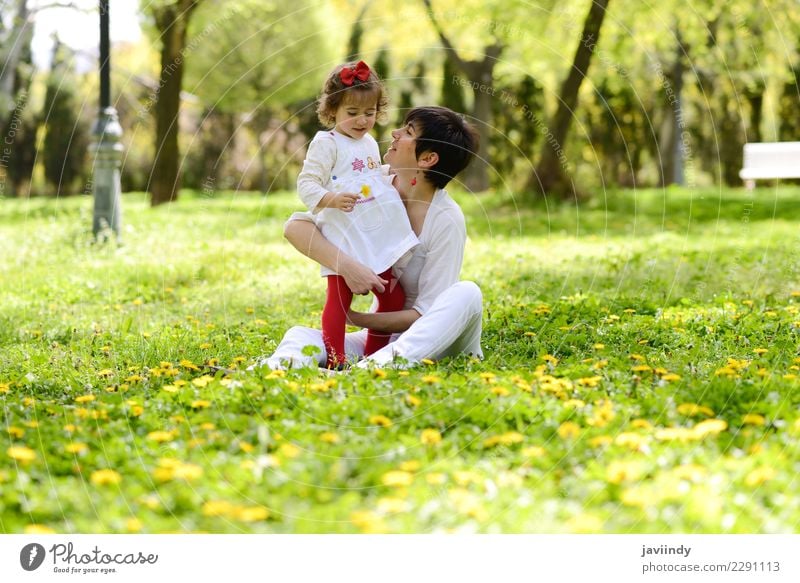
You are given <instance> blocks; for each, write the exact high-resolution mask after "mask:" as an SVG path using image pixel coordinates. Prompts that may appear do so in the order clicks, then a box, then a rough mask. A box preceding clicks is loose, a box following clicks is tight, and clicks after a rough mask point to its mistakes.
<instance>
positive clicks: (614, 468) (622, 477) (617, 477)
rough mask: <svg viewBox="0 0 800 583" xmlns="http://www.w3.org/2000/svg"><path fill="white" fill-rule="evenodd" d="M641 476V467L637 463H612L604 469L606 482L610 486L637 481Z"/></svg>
mask: <svg viewBox="0 0 800 583" xmlns="http://www.w3.org/2000/svg"><path fill="white" fill-rule="evenodd" d="M641 475H642V470H641V466H640V464H639V463H637V462H632V461H613V462H611V463H610V464H608V468H606V481H607V482H608V483H610V484H621V483H622V482H628V481H632V480H638V479H639V477H640V476H641Z"/></svg>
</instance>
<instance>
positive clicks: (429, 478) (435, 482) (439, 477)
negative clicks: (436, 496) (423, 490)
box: [425, 472, 447, 486]
mask: <svg viewBox="0 0 800 583" xmlns="http://www.w3.org/2000/svg"><path fill="white" fill-rule="evenodd" d="M425 481H426V482H428V484H430V485H431V486H441V485H442V484H444V483H445V482H446V481H447V476H446V475H444V474H443V473H441V472H433V473H430V474H428V475H426V476H425Z"/></svg>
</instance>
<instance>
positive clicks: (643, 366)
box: [631, 364, 653, 372]
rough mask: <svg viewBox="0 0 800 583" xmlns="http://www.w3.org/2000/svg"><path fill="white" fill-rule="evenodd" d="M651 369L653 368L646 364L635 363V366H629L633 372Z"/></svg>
mask: <svg viewBox="0 0 800 583" xmlns="http://www.w3.org/2000/svg"><path fill="white" fill-rule="evenodd" d="M651 370H653V369H652V368H650V367H649V366H647V365H646V364H637V365H636V366H632V367H631V371H633V372H650V371H651Z"/></svg>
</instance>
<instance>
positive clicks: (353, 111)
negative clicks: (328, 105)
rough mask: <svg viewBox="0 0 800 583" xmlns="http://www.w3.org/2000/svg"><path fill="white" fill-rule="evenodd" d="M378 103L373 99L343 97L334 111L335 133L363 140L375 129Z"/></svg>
mask: <svg viewBox="0 0 800 583" xmlns="http://www.w3.org/2000/svg"><path fill="white" fill-rule="evenodd" d="M377 114H378V103H377V101H375V100H373V99H367V98H366V96H365V97H364V98H362V99H359V98H355V99H353V98H348V97H345V98H344V99H343V100H342V103H341V105H339V109H337V110H336V131H338V132H339V133H340V134H344V135H346V136H348V137H350V138H353V139H354V140H358V139H360V138H363V137H364V136H365V135H366V134H367V132H369V131H370V130H371V129H372V128H373V127H375V119H376V116H377Z"/></svg>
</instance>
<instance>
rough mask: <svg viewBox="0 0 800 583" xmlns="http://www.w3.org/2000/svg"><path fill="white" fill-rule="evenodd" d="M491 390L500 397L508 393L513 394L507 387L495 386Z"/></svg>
mask: <svg viewBox="0 0 800 583" xmlns="http://www.w3.org/2000/svg"><path fill="white" fill-rule="evenodd" d="M491 390H492V394H494V395H497V396H498V397H507V396H508V395H510V394H511V391H509V390H508V389H507V388H505V387H499V386H495V387H492V389H491Z"/></svg>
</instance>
